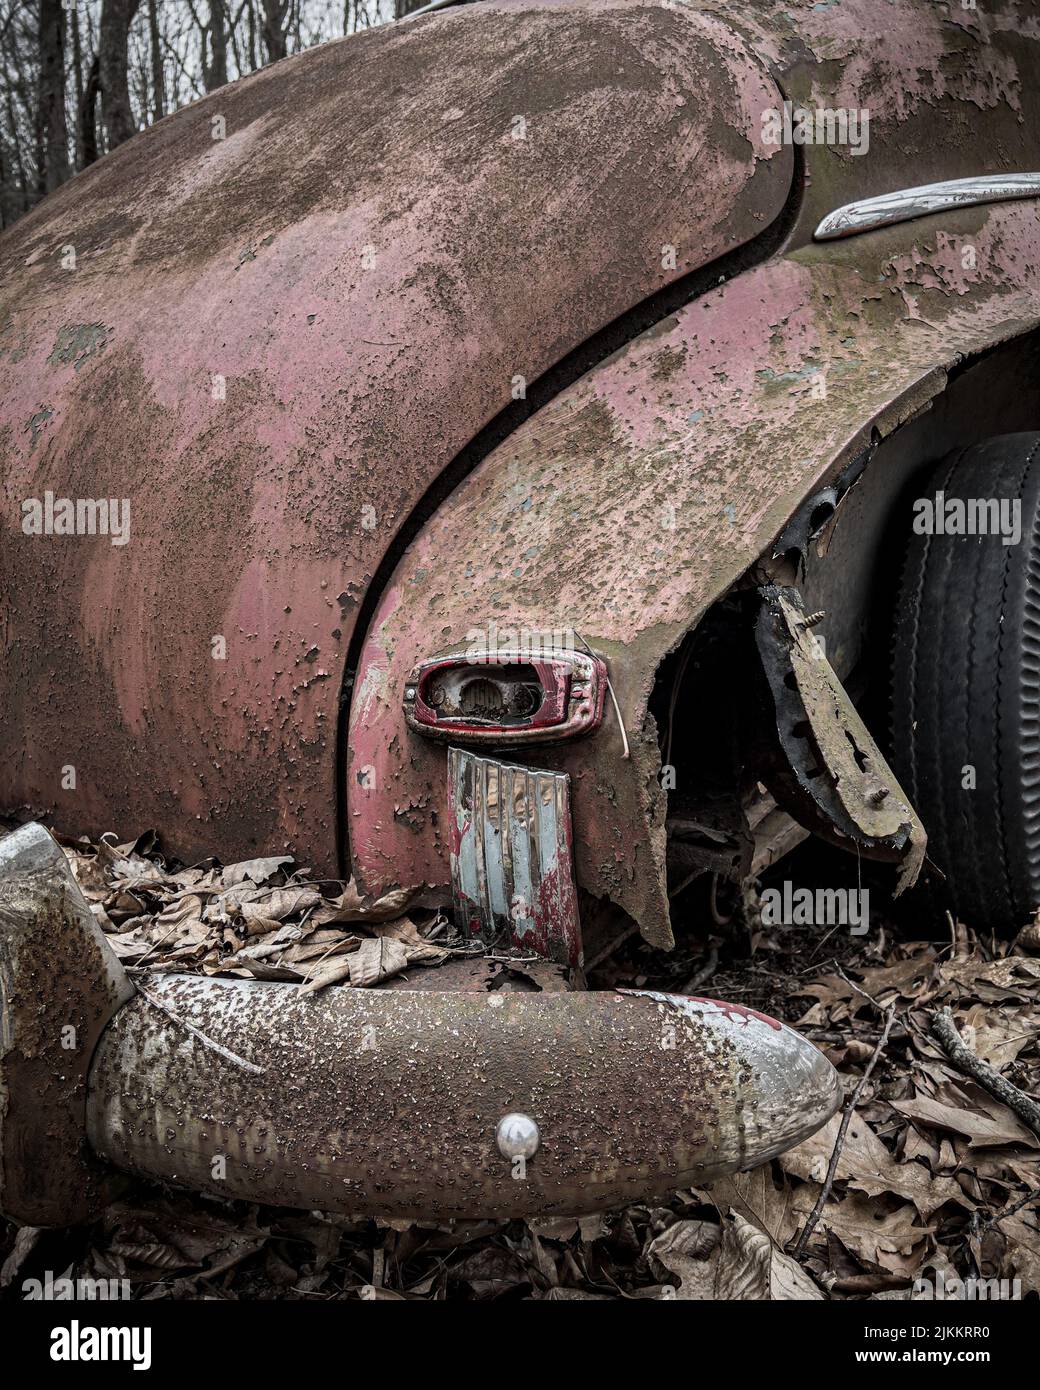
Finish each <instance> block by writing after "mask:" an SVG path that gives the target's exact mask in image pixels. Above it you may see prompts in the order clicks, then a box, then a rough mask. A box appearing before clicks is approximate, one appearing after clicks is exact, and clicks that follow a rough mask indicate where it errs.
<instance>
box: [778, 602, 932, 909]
mask: <svg viewBox="0 0 1040 1390" xmlns="http://www.w3.org/2000/svg"><path fill="white" fill-rule="evenodd" d="M761 599H762V602H761V607H760V608H759V612H758V615H757V618H756V622H755V636H756V642H757V646H758V652H759V657H760V660H761V663H762V670H763V673H764V675H765V681H766V684H767V686H768V691H769V698H770V705H771V708H770V711H769V716H770V719H771V721H772V723H773V725H774V727H775V728H776V731H777V741H778V748H779V757H778V758H777V760H776V761H775V763H774V764H773V769H772V770H773V772H774V775H775V776H776V778H777V782H776V791H775V794H776V796H777V798H778V799H780V800H785V801H786V803H787V809H788V810H790V811H791V812H792V814H794V815H795V816H796V817H797V819H798V821H799V822H800V823H801V824H802V825H809V826H812V827H813V828H814V829H815V830H817V832H818V833H819V834H822V835H823V836H824V837H825V838H827V839H829V840H832V841H833V842H834V843H836V844H838V845H839V846H842V847H844V848H847V849H851V850H854V851H855V852H856V853H861V854H864V855H866V857H867V858H876V859H892V860H896V861H897V862H898V864H899V875H898V880H897V888H896V892H897V893H898V892H901V891H902V889H904V888H907V887H909V886H910V885H911V884H913V883H914V882H915V881H916V879H917V876H918V874H919V872H920V870H921V866H922V864H923V863H924V854H925V846H926V844H927V836H926V835H925V831H924V826H923V825H922V824H921V821H920V818H919V817H918V815H917V813H916V812H915V811H914V809H913V807H912V806H911V805H910V800H909V798H908V796H907V795H906V792H904V791H903V789H902V787H901V786H900V785H899V782H898V780H897V779H896V776H895V774H894V773H893V771H892V769H891V768H890V767H889V765H888V763H887V762H886V761H885V759H884V757H883V755H882V753H881V750H880V749H879V748H878V746H877V744H876V743H875V742H874V739H873V738H872V737H871V735H870V733H869V731H868V730H867V728H866V726H865V724H864V723H863V720H862V719H861V718H860V716H859V714H858V713H857V711H856V708H855V706H854V705H853V703H852V701H851V700H850V699H849V697H848V695H847V694H846V692H845V689H844V687H843V686H842V684H841V682H840V681H839V680H838V677H837V676H836V675H835V673H834V670H833V668H832V667H831V664H830V662H829V661H828V660H827V658H826V656H825V655H824V653H823V650H822V648H821V647H820V645H819V644H818V643H817V641H816V638H815V634H814V633H813V631H812V627H811V623H810V621H809V618H808V615H807V614H806V612H805V606H804V604H803V602H802V598H801V595H800V594H799V593H798V591H797V589H789V588H782V587H780V586H778V585H775V584H771V585H767V586H766V587H765V588H764V589H763V590H762V593H761ZM764 776H765V774H764ZM765 780H767V781H768V780H769V778H768V777H767V776H765Z"/></svg>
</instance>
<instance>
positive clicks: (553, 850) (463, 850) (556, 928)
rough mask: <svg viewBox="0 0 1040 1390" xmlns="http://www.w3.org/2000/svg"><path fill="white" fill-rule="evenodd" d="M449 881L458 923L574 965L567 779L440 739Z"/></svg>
mask: <svg viewBox="0 0 1040 1390" xmlns="http://www.w3.org/2000/svg"><path fill="white" fill-rule="evenodd" d="M448 815H449V817H450V818H451V882H452V903H453V906H454V910H455V923H456V925H457V926H458V928H459V929H460V931H463V932H468V933H469V935H470V936H471V937H475V938H479V939H480V940H482V941H483V942H484V943H485V945H487V946H493V945H495V944H496V943H497V944H498V945H500V946H503V947H509V946H513V947H516V948H517V949H518V950H520V951H526V952H533V953H534V954H536V955H539V956H543V957H545V958H546V959H548V960H552V961H555V962H556V963H557V964H559V965H566V966H569V967H570V968H571V969H575V970H579V969H580V968H581V965H582V950H581V923H580V921H579V919H578V893H577V888H576V887H575V883H574V864H573V858H574V856H573V850H572V845H573V831H572V828H571V803H570V786H569V783H568V778H567V776H566V774H565V773H560V772H539V771H538V770H537V769H536V768H527V767H517V766H515V765H513V764H511V763H501V762H498V761H496V760H495V759H494V758H481V757H478V756H477V755H476V754H474V753H471V752H470V751H469V750H468V749H464V748H449V749H448Z"/></svg>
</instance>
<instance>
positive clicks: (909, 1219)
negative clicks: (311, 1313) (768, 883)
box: [0, 839, 1040, 1301]
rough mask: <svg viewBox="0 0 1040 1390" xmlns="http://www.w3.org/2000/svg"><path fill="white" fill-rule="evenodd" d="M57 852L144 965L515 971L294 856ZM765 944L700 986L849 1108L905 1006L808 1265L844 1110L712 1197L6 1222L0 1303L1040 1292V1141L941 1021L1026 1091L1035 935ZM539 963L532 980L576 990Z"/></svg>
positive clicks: (109, 1213)
mask: <svg viewBox="0 0 1040 1390" xmlns="http://www.w3.org/2000/svg"><path fill="white" fill-rule="evenodd" d="M65 848H66V853H67V854H68V855H69V858H70V861H71V863H72V866H73V870H74V872H75V874H76V877H77V879H78V880H79V882H80V884H81V886H82V887H83V890H84V892H85V894H86V896H87V898H88V900H89V901H90V903H91V906H92V910H93V912H94V914H95V916H96V918H97V920H98V923H99V925H100V926H101V927H102V929H103V930H104V931H105V933H106V935H107V937H108V940H109V941H110V942H111V943H112V945H113V947H114V948H115V950H116V951H117V953H118V954H119V955H120V957H121V959H122V960H123V961H124V962H125V963H126V964H127V965H128V966H130V967H136V968H137V969H140V970H142V971H171V970H173V971H195V972H202V973H206V974H235V975H251V976H254V977H255V978H258V979H264V980H288V981H296V982H297V983H298V984H299V985H300V988H301V990H314V989H319V988H323V987H325V986H333V987H354V988H357V987H368V986H373V985H379V984H380V983H381V982H384V981H385V982H387V985H388V986H389V987H393V986H394V985H395V984H399V983H400V982H401V980H402V977H404V976H406V975H407V974H408V973H409V972H410V971H411V968H412V967H413V966H414V967H420V968H419V969H418V970H416V972H415V975H416V979H417V982H418V985H419V986H420V987H421V986H422V985H423V983H424V977H425V978H432V976H431V973H430V970H429V967H430V966H439V965H442V964H443V963H444V962H449V961H450V960H451V958H452V957H454V963H455V964H456V965H457V964H458V962H459V957H460V956H463V955H469V956H470V960H469V962H468V964H467V968H468V969H470V970H471V971H472V972H473V978H474V979H477V977H478V976H479V977H480V980H479V981H478V987H484V988H492V987H494V988H498V987H502V981H501V977H499V978H498V979H497V980H496V981H495V982H494V983H492V975H493V973H494V971H495V970H496V969H498V967H497V966H493V965H491V964H490V963H489V962H487V961H484V960H473V959H472V957H471V948H468V947H466V945H465V944H464V943H459V942H458V940H457V938H456V937H455V936H454V934H453V932H452V930H451V928H450V927H449V925H448V923H447V922H446V921H445V920H444V918H443V917H441V916H440V915H439V914H437V913H436V912H431V911H423V912H420V911H417V910H413V909H412V908H409V904H408V902H407V901H406V900H405V899H404V898H402V897H401V896H400V895H391V896H389V897H387V898H384V899H381V900H379V901H378V902H375V903H366V902H363V901H362V900H361V899H360V898H359V896H358V895H357V893H356V891H355V889H354V888H353V886H352V885H350V884H346V885H343V884H328V883H320V884H317V883H312V882H309V881H307V879H306V876H305V875H304V874H303V873H301V872H299V871H297V870H296V869H295V868H294V866H293V863H292V861H291V860H290V859H288V858H286V857H285V856H277V857H274V858H268V859H256V860H251V861H248V862H246V863H242V864H234V865H229V866H223V867H221V866H220V865H219V864H217V863H215V862H208V863H205V864H202V865H197V866H194V867H192V868H187V869H176V870H171V869H168V868H167V867H166V866H165V864H164V862H163V861H162V860H161V859H160V858H159V857H158V856H157V855H156V854H155V853H154V848H153V846H152V845H151V842H150V841H149V840H148V839H142V840H140V841H138V842H135V843H134V844H130V845H119V846H114V845H109V844H107V843H102V844H100V845H90V844H87V843H86V842H83V841H75V842H72V841H66V842H65ZM406 909H408V913H407V915H405V914H406ZM752 944H753V954H751V955H750V956H749V955H748V953H747V948H746V945H740V944H738V943H735V942H734V941H733V940H730V941H728V942H727V941H726V940H725V939H719V938H716V943H715V944H713V945H712V947H711V952H710V964H709V968H710V971H715V963H716V961H717V960H718V959H719V955H720V952H721V956H722V961H723V963H722V965H721V966H720V967H719V969H718V970H717V972H716V973H714V975H713V978H711V979H710V980H709V981H708V982H707V983H706V984H705V985H704V987H703V988H698V990H697V991H696V992H698V993H707V994H711V995H715V996H716V997H720V998H727V997H730V998H733V999H735V1000H738V1001H739V1002H741V1003H744V1004H750V1005H752V1006H754V1007H766V1008H767V1009H770V1010H771V1011H773V1012H777V1013H780V1014H782V1016H783V1017H785V1018H786V1020H787V1021H788V1022H791V1023H793V1024H794V1026H796V1027H797V1028H799V1030H800V1031H801V1032H802V1033H803V1034H805V1035H806V1036H807V1037H809V1038H811V1039H813V1040H814V1041H815V1042H816V1043H817V1045H818V1046H820V1047H821V1048H823V1049H824V1050H825V1051H826V1053H827V1055H828V1056H829V1057H830V1058H831V1060H832V1061H833V1062H834V1064H835V1066H836V1067H837V1068H838V1070H839V1072H840V1074H841V1076H842V1079H843V1082H844V1083H845V1087H846V1094H847V1096H848V1095H851V1093H852V1091H853V1089H854V1088H855V1087H856V1084H857V1082H858V1081H859V1079H860V1078H861V1077H862V1076H863V1073H864V1070H865V1068H866V1067H867V1065H868V1063H869V1062H870V1060H871V1058H872V1056H873V1055H874V1053H875V1050H876V1049H877V1045H878V1042H879V1039H880V1037H881V1034H882V1029H883V1026H884V1022H885V1018H886V1016H887V1011H888V1010H889V1009H890V1008H893V1007H894V1010H895V1018H894V1022H893V1026H892V1028H891V1030H890V1034H889V1038H888V1042H887V1044H886V1046H885V1049H884V1051H883V1052H882V1053H881V1055H880V1056H879V1057H878V1060H877V1063H876V1065H875V1067H874V1070H873V1072H872V1074H871V1076H870V1079H869V1081H868V1083H867V1085H866V1087H865V1089H864V1091H863V1094H862V1095H861V1097H860V1100H859V1103H858V1105H857V1108H856V1110H855V1112H854V1114H853V1116H852V1119H851V1122H850V1124H849V1126H848V1129H847V1133H846V1135H845V1138H844V1143H843V1145H842V1148H841V1150H840V1155H839V1158H838V1162H837V1167H836V1171H835V1175H834V1180H833V1186H832V1188H831V1190H830V1193H829V1195H828V1198H827V1201H826V1203H825V1205H824V1207H823V1211H822V1214H821V1216H820V1219H819V1221H818V1223H817V1224H816V1226H815V1228H814V1230H813V1232H812V1235H811V1237H810V1239H809V1241H808V1243H807V1245H806V1248H805V1250H804V1253H803V1255H802V1257H801V1258H795V1257H794V1255H793V1253H792V1251H793V1249H794V1245H795V1242H796V1239H797V1237H798V1235H799V1233H800V1232H801V1231H802V1229H803V1227H804V1225H805V1222H806V1219H807V1217H808V1216H809V1213H810V1212H811V1211H812V1209H813V1207H814V1205H815V1203H816V1201H817V1198H818V1196H819V1194H820V1192H821V1187H822V1185H823V1183H824V1180H825V1177H826V1174H827V1169H828V1164H829V1162H830V1160H831V1155H832V1151H833V1149H834V1144H835V1139H836V1136H837V1133H838V1126H839V1123H840V1118H841V1117H840V1115H838V1116H835V1117H834V1119H833V1120H832V1121H831V1122H830V1124H829V1125H828V1126H827V1127H826V1128H825V1129H823V1130H821V1131H820V1132H819V1133H818V1134H816V1135H815V1136H813V1138H811V1139H809V1140H808V1141H806V1142H805V1143H803V1144H801V1145H800V1146H799V1147H798V1148H796V1149H792V1150H790V1151H789V1152H788V1153H785V1154H782V1155H781V1156H780V1157H779V1158H777V1159H774V1160H773V1161H772V1162H771V1163H769V1164H766V1165H764V1166H762V1167H760V1168H757V1169H754V1170H753V1171H751V1172H748V1173H742V1174H736V1175H734V1176H732V1177H730V1178H724V1179H721V1180H720V1181H718V1182H716V1183H714V1184H712V1185H711V1186H710V1187H705V1188H702V1189H688V1190H685V1191H682V1192H679V1193H676V1194H675V1195H674V1197H673V1198H672V1199H671V1200H670V1201H668V1202H660V1203H646V1204H638V1205H633V1206H630V1207H627V1208H625V1209H624V1210H620V1211H614V1212H610V1213H605V1214H602V1215H593V1216H581V1217H578V1216H575V1217H571V1218H553V1219H551V1220H548V1219H547V1220H544V1221H537V1220H527V1221H522V1220H515V1221H494V1222H492V1221H486V1222H464V1221H456V1222H452V1223H449V1224H429V1225H425V1224H422V1223H416V1224H410V1223H407V1222H401V1221H395V1222H391V1223H379V1222H375V1221H370V1220H361V1219H358V1220H350V1219H347V1218H343V1217H337V1216H329V1215H323V1214H320V1213H315V1212H311V1213H301V1212H295V1211H288V1210H283V1209H276V1208H265V1207H257V1206H254V1205H249V1204H246V1203H243V1202H220V1201H219V1200H216V1199H214V1198H210V1197H201V1196H196V1195H193V1194H187V1193H180V1192H174V1191H173V1190H172V1189H164V1188H161V1187H159V1186H158V1185H155V1184H148V1183H143V1182H134V1183H132V1184H130V1183H129V1181H128V1188H127V1192H126V1194H125V1195H124V1197H123V1199H122V1200H121V1201H117V1202H116V1203H115V1204H113V1205H112V1206H110V1207H109V1208H108V1209H107V1210H106V1212H105V1213H104V1215H103V1217H102V1218H101V1219H100V1220H99V1221H98V1222H97V1223H96V1224H95V1225H94V1226H93V1227H90V1228H87V1229H80V1230H78V1231H39V1230H34V1229H32V1228H23V1229H21V1230H15V1228H14V1227H11V1226H7V1227H6V1228H5V1231H4V1234H3V1238H2V1239H0V1259H2V1260H3V1266H2V1270H0V1290H2V1293H0V1297H4V1298H20V1297H23V1296H24V1293H23V1292H22V1290H23V1288H24V1286H25V1281H26V1280H27V1279H30V1278H34V1277H40V1271H42V1270H52V1271H55V1272H64V1273H65V1274H66V1277H69V1278H73V1279H75V1278H112V1279H126V1280H128V1281H129V1287H130V1289H131V1291H132V1296H133V1297H135V1298H144V1299H151V1298H217V1299H253V1298H268V1299H269V1298H303V1299H312V1300H314V1299H317V1300H327V1299H343V1298H365V1299H468V1300H484V1299H498V1298H531V1299H538V1300H541V1299H550V1300H555V1301H563V1300H582V1299H584V1300H590V1299H603V1298H667V1299H672V1298H675V1299H694V1300H703V1299H738V1300H743V1299H773V1300H785V1299H816V1300H827V1299H832V1300H836V1299H869V1300H888V1299H910V1298H919V1297H924V1296H927V1295H928V1293H929V1292H930V1291H933V1290H934V1289H935V1287H936V1285H937V1284H939V1285H940V1288H941V1287H943V1281H944V1286H945V1288H946V1289H947V1290H949V1289H951V1288H953V1289H957V1288H958V1287H959V1286H958V1285H957V1284H956V1283H955V1282H954V1281H958V1280H959V1281H962V1283H963V1281H965V1280H967V1279H971V1278H974V1279H980V1280H998V1281H1007V1283H1006V1285H1004V1292H1005V1296H1008V1295H1010V1296H1016V1295H1017V1296H1020V1297H1023V1298H1030V1299H1032V1300H1037V1299H1038V1298H1040V1216H1038V1210H1040V1136H1038V1135H1037V1134H1035V1133H1033V1132H1032V1130H1030V1129H1029V1128H1028V1127H1027V1126H1026V1125H1025V1124H1023V1123H1022V1121H1021V1120H1020V1119H1019V1118H1018V1117H1017V1116H1016V1115H1015V1114H1014V1113H1013V1112H1012V1111H1011V1110H1010V1109H1009V1108H1008V1107H1007V1106H1006V1105H1004V1104H1002V1103H1001V1102H999V1101H997V1100H995V1099H994V1098H993V1097H992V1096H991V1095H990V1094H989V1093H988V1092H987V1091H986V1090H984V1089H983V1088H982V1087H981V1086H980V1085H979V1084H978V1083H977V1082H976V1081H974V1080H971V1079H969V1078H968V1077H966V1076H964V1075H962V1074H961V1073H960V1072H958V1071H957V1070H956V1069H955V1068H954V1067H953V1066H952V1064H951V1063H950V1062H949V1060H948V1059H947V1057H946V1056H945V1054H944V1053H943V1051H942V1049H941V1048H940V1046H939V1045H938V1043H937V1042H936V1041H935V1040H934V1038H933V1037H932V1035H931V1033H930V1030H929V1029H930V1018H931V1014H932V1012H933V1011H934V1010H935V1009H937V1008H940V1007H942V1006H944V1005H945V1006H948V1007H950V1008H951V1009H952V1011H953V1015H954V1018H955V1020H956V1023H957V1026H958V1029H959V1031H960V1034H961V1037H962V1038H963V1040H964V1042H965V1043H967V1045H968V1046H969V1047H970V1048H971V1049H972V1050H973V1051H974V1052H975V1053H976V1054H977V1056H979V1057H981V1058H982V1059H984V1060H985V1061H987V1062H989V1063H990V1064H991V1066H993V1067H994V1068H995V1069H996V1070H997V1071H998V1072H999V1073H1000V1074H1001V1075H1002V1076H1003V1077H1005V1078H1006V1079H1007V1080H1009V1081H1010V1082H1012V1083H1013V1084H1014V1085H1015V1086H1017V1087H1018V1088H1019V1089H1020V1090H1022V1091H1024V1092H1026V1093H1027V1094H1030V1095H1033V1096H1034V1097H1035V1096H1036V1095H1037V1094H1038V1092H1040V932H1038V930H1037V928H1036V927H1035V926H1034V927H1031V928H1027V929H1026V930H1025V931H1023V932H1022V933H1021V934H1020V936H1019V938H1018V940H1017V941H1016V942H1014V943H1011V942H989V943H986V942H983V941H981V940H980V939H978V938H976V937H975V936H973V935H972V934H971V933H970V932H969V931H968V930H966V929H965V928H963V927H957V928H956V930H955V932H954V933H953V934H952V935H951V939H950V941H949V942H947V943H945V944H940V943H934V942H932V943H930V942H920V941H906V940H898V939H895V940H893V939H892V938H891V937H890V936H889V934H888V932H887V930H885V929H882V930H881V932H880V933H879V934H878V935H876V936H875V937H874V938H872V939H871V940H870V941H866V942H864V941H862V940H853V939H850V938H844V939H843V941H842V943H841V945H840V947H839V946H838V944H837V943H836V941H835V942H830V943H829V944H828V946H827V950H828V952H836V953H837V956H839V957H840V964H839V960H838V959H837V958H835V959H830V958H825V959H823V960H821V959H819V957H818V953H819V951H820V941H819V939H818V938H814V937H812V936H811V935H802V936H799V934H798V932H796V931H794V930H784V931H780V932H777V933H774V935H773V937H771V938H770V937H766V938H756V939H755V940H754V942H753V943H752ZM629 945H632V950H633V954H632V956H631V957H630V959H629V960H628V961H627V962H626V961H625V960H624V959H622V958H621V957H615V958H613V959H612V960H611V961H610V962H608V963H606V964H605V965H604V966H603V967H601V971H600V974H599V979H598V980H597V978H596V975H595V973H594V975H593V983H598V984H599V985H600V987H607V988H609V987H611V986H612V985H613V984H615V983H638V984H649V985H651V986H652V987H657V988H668V987H672V988H676V987H678V986H677V973H678V974H681V973H682V972H683V971H684V970H685V972H686V975H687V977H688V976H689V973H690V968H691V960H692V958H691V959H686V960H684V959H683V958H682V955H681V952H680V953H679V954H678V955H677V954H676V953H673V954H672V955H671V956H670V957H663V956H661V955H659V954H657V953H654V952H651V951H650V950H649V949H647V948H645V947H644V945H643V944H642V943H639V942H638V939H635V944H634V945H633V943H632V941H630V942H629ZM700 949H701V950H702V951H703V949H704V947H703V943H702V945H701V947H700ZM523 969H524V970H526V971H527V975H526V981H527V987H533V988H558V987H560V985H559V981H558V980H555V979H554V978H553V977H552V976H551V975H550V974H547V973H542V974H540V973H539V971H538V969H537V968H535V967H531V966H529V965H528V966H524V967H523ZM481 972H483V974H481ZM701 973H702V974H704V973H705V971H702V972H701ZM138 978H139V979H140V978H144V977H143V976H138ZM481 982H482V983H481ZM470 987H474V985H473V983H472V982H471V984H470ZM1016 1281H1017V1283H1016ZM990 1296H992V1294H991V1295H990Z"/></svg>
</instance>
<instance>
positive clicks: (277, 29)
mask: <svg viewBox="0 0 1040 1390" xmlns="http://www.w3.org/2000/svg"><path fill="white" fill-rule="evenodd" d="M262 4H263V7H264V22H263V31H262V32H263V37H264V47H265V48H266V49H267V61H268V62H269V63H276V62H277V61H278V59H279V58H284V57H285V55H286V53H287V52H288V48H287V45H286V33H287V23H286V21H287V17H288V14H289V0H262Z"/></svg>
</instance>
